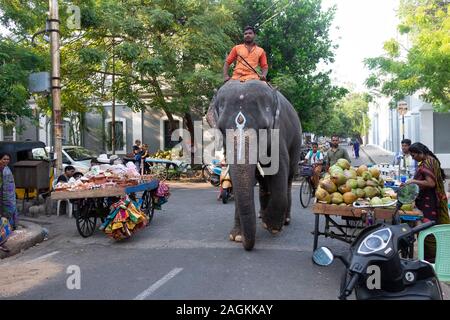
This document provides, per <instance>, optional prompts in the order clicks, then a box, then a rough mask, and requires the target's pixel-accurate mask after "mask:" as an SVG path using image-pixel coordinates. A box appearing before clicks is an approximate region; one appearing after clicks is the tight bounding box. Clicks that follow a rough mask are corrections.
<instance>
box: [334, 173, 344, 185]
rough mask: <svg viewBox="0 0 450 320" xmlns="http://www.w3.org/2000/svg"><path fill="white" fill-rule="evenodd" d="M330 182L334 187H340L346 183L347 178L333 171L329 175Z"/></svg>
mask: <svg viewBox="0 0 450 320" xmlns="http://www.w3.org/2000/svg"><path fill="white" fill-rule="evenodd" d="M331 181H333V182H334V184H335V185H336V186H341V185H343V184H345V183H346V182H347V178H346V177H345V176H344V174H343V173H340V172H338V171H334V172H333V173H332V174H331Z"/></svg>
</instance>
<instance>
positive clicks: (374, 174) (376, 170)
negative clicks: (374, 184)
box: [369, 167, 380, 179]
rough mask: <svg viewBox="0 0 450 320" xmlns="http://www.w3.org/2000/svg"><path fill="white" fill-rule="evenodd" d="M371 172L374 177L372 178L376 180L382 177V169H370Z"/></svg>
mask: <svg viewBox="0 0 450 320" xmlns="http://www.w3.org/2000/svg"><path fill="white" fill-rule="evenodd" d="M369 172H370V174H371V175H372V177H374V178H377V179H378V178H379V177H380V169H378V168H377V167H372V168H370V169H369Z"/></svg>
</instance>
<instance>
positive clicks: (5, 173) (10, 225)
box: [0, 153, 17, 252]
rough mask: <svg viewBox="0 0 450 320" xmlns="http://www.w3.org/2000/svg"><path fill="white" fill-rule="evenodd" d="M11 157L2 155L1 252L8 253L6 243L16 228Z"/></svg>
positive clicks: (0, 182) (0, 181)
mask: <svg viewBox="0 0 450 320" xmlns="http://www.w3.org/2000/svg"><path fill="white" fill-rule="evenodd" d="M10 160H11V157H10V156H9V155H8V154H6V153H0V232H1V234H0V250H2V251H6V252H8V251H9V250H8V248H7V247H6V246H5V243H6V241H7V239H8V237H9V235H10V234H11V232H12V230H14V229H15V228H16V222H17V210H16V187H15V184H14V177H13V174H12V172H11V170H10V169H9V167H8V164H9V161H10Z"/></svg>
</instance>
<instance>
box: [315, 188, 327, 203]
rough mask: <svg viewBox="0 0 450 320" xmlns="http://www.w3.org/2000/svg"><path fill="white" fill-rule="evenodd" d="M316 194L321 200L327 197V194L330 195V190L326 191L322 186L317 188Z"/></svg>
mask: <svg viewBox="0 0 450 320" xmlns="http://www.w3.org/2000/svg"><path fill="white" fill-rule="evenodd" d="M315 196H316V199H317V200H318V201H321V200H324V199H325V198H326V196H328V192H326V191H325V190H324V189H322V188H321V187H318V188H317V190H316V193H315Z"/></svg>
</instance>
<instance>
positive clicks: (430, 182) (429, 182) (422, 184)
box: [407, 176, 436, 188]
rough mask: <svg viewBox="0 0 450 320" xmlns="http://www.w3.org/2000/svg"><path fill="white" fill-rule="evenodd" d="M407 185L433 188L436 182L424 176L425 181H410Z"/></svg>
mask: <svg viewBox="0 0 450 320" xmlns="http://www.w3.org/2000/svg"><path fill="white" fill-rule="evenodd" d="M407 183H415V184H417V185H418V186H419V187H421V188H434V187H436V182H435V181H434V179H433V178H432V177H430V176H426V177H425V180H415V179H411V180H409V181H408V182H407Z"/></svg>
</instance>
